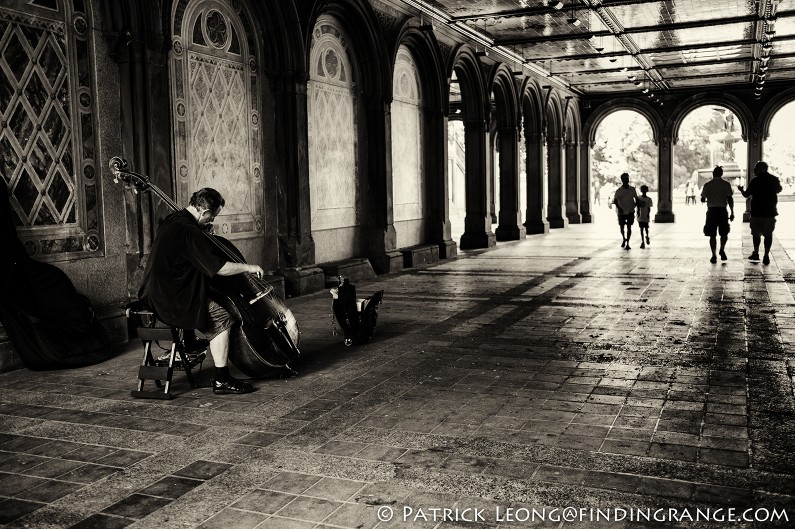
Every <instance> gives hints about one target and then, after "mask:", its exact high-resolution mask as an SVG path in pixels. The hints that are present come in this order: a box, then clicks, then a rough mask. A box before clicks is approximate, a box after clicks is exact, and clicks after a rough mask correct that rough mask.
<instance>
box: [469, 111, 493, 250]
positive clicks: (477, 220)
mask: <svg viewBox="0 0 795 529" xmlns="http://www.w3.org/2000/svg"><path fill="white" fill-rule="evenodd" d="M487 133H488V129H487V126H486V122H485V121H484V120H482V119H475V120H467V121H464V137H465V139H464V142H465V150H466V161H465V165H466V168H465V171H466V175H465V179H466V208H467V212H466V217H465V218H464V234H463V235H462V236H461V249H472V248H488V247H490V246H494V245H495V244H496V243H497V240H496V237H495V236H494V233H492V231H491V215H490V214H489V209H488V206H489V193H488V182H487V173H486V159H487V158H486V144H487V136H486V135H487Z"/></svg>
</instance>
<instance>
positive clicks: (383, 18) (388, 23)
mask: <svg viewBox="0 0 795 529" xmlns="http://www.w3.org/2000/svg"><path fill="white" fill-rule="evenodd" d="M373 12H374V13H375V18H376V20H378V25H379V26H381V31H383V32H384V34H389V32H390V31H392V27H393V26H394V25H395V21H396V20H397V18H396V17H394V16H392V15H389V14H387V13H384V12H383V11H379V10H378V9H373Z"/></svg>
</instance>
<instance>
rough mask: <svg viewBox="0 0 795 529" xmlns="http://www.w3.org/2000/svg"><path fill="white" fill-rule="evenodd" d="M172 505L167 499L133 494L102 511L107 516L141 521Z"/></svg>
mask: <svg viewBox="0 0 795 529" xmlns="http://www.w3.org/2000/svg"><path fill="white" fill-rule="evenodd" d="M169 503H171V500H170V499H167V498H155V497H154V496H145V495H143V494H131V495H130V496H127V497H126V498H124V499H123V500H120V501H117V502H116V503H114V504H113V505H111V506H110V507H107V508H105V509H103V510H102V512H103V513H105V514H114V515H116V516H123V517H125V518H134V519H136V520H137V519H140V518H143V517H144V516H147V515H149V514H151V513H153V512H155V511H156V510H158V509H162V508H163V507H165V506H166V505H168V504H169Z"/></svg>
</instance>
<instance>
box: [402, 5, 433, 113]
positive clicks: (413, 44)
mask: <svg viewBox="0 0 795 529" xmlns="http://www.w3.org/2000/svg"><path fill="white" fill-rule="evenodd" d="M418 23H419V21H418V20H416V18H412V19H409V20H407V21H406V22H405V23H404V24H403V25H402V26H401V28H400V31H399V32H398V35H397V39H396V40H395V44H394V46H393V49H392V53H391V57H392V61H391V64H393V65H394V63H395V58H396V56H397V52H398V49H399V48H400V46H405V47H406V48H408V49H409V50H410V51H411V53H412V57H414V60H415V62H416V63H417V68H418V70H419V73H420V78H419V79H420V86H421V90H422V94H423V100H422V105H423V108H426V109H428V110H430V111H433V112H441V111H443V109H444V108H445V104H446V100H447V95H446V94H445V88H446V86H445V85H446V83H445V79H444V75H443V72H444V70H445V66H444V61H443V59H442V57H441V54H440V52H439V43H438V42H437V41H436V36H435V35H434V34H433V32H430V31H422V30H421V29H419V27H418V26H417V25H416V24H418Z"/></svg>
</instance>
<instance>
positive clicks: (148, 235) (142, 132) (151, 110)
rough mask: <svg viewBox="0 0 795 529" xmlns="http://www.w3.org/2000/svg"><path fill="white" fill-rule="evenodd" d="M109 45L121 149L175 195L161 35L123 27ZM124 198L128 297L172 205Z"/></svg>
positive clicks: (149, 197) (144, 196) (147, 196)
mask: <svg viewBox="0 0 795 529" xmlns="http://www.w3.org/2000/svg"><path fill="white" fill-rule="evenodd" d="M113 45H114V51H115V54H114V59H115V60H116V62H117V63H118V64H119V99H120V101H119V106H120V110H121V113H120V114H121V115H120V116H119V124H118V128H119V135H120V140H121V142H120V143H121V146H122V152H121V153H119V154H120V155H121V156H123V157H124V158H125V159H126V160H127V161H128V163H129V166H130V168H131V169H133V170H135V171H138V172H140V173H143V174H147V175H149V176H150V177H151V179H152V182H153V183H154V184H155V185H156V186H157V187H159V188H160V189H162V190H163V191H164V192H165V193H166V194H167V195H169V196H172V197H173V196H175V192H174V182H173V178H172V176H173V172H174V164H173V162H172V159H171V150H170V149H171V147H170V146H171V143H172V139H173V138H172V137H171V133H172V130H173V129H172V124H171V106H170V94H171V87H170V83H169V75H168V69H169V60H168V54H167V53H166V51H165V48H164V46H163V39H162V37H160V36H151V37H146V36H145V35H143V34H140V33H133V32H131V31H126V32H124V33H123V34H122V35H120V36H119V38H118V40H116V41H115V42H114V43H113ZM99 86H100V87H101V86H102V83H101V82H100V83H99ZM99 166H100V165H99V164H97V167H99ZM105 167H107V165H105ZM124 202H125V217H126V241H125V254H126V255H125V258H126V267H127V295H128V296H129V297H131V298H132V297H137V296H138V288H139V287H140V285H141V281H142V278H143V269H144V265H145V262H146V257H147V256H148V255H149V252H150V250H151V247H152V240H153V238H154V235H155V232H156V231H157V226H158V225H159V223H160V221H161V220H162V219H163V218H165V217H166V216H167V215H169V214H170V213H171V212H172V211H171V208H169V207H168V206H167V205H166V204H165V203H163V202H162V201H161V200H159V199H158V198H157V197H156V196H155V195H153V194H151V193H132V192H129V193H124ZM181 205H183V204H181ZM185 205H186V204H185Z"/></svg>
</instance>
